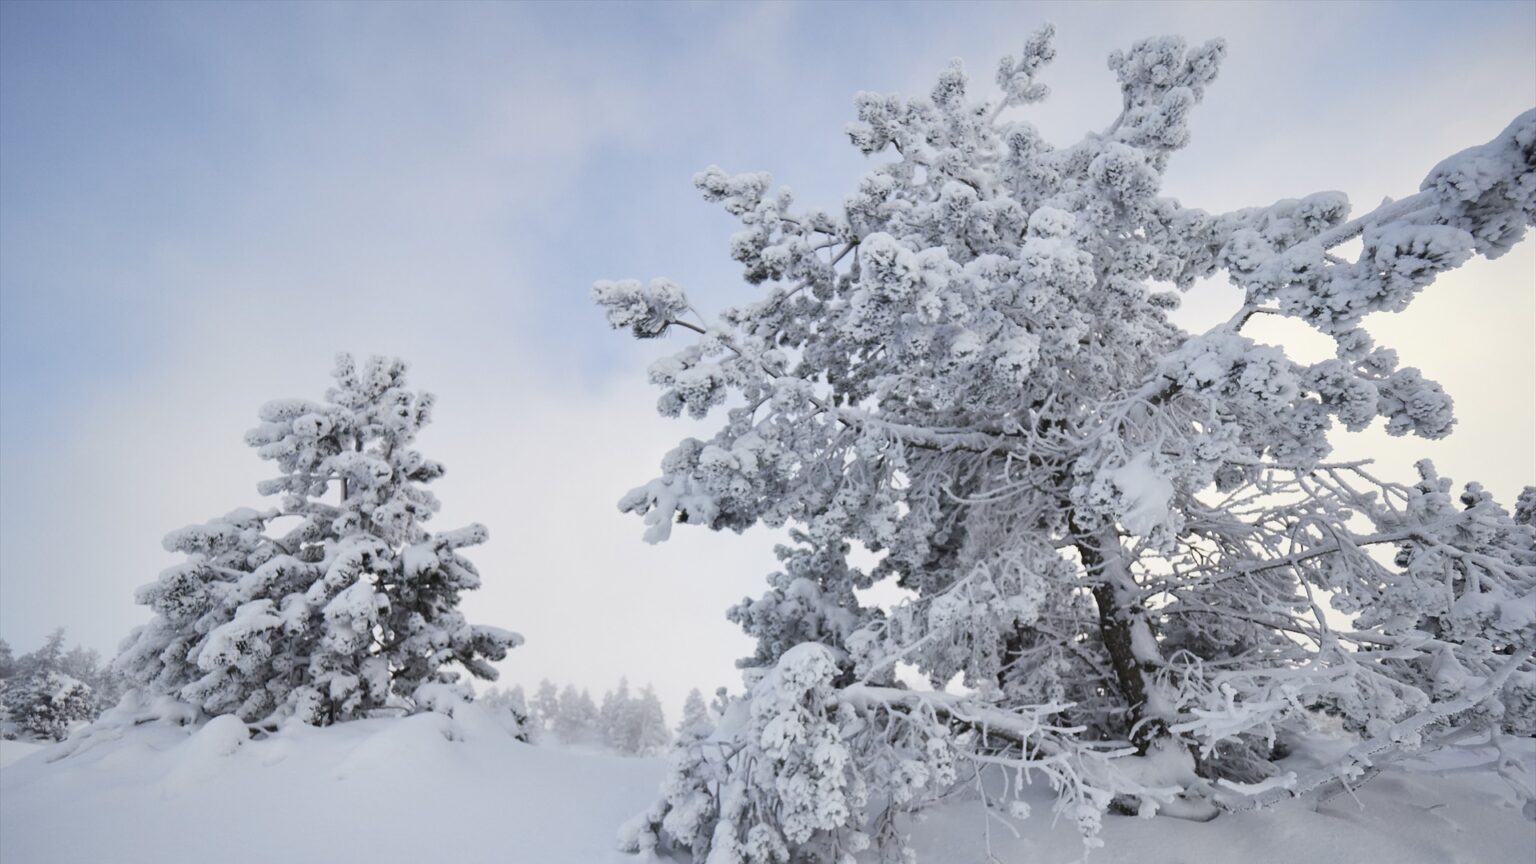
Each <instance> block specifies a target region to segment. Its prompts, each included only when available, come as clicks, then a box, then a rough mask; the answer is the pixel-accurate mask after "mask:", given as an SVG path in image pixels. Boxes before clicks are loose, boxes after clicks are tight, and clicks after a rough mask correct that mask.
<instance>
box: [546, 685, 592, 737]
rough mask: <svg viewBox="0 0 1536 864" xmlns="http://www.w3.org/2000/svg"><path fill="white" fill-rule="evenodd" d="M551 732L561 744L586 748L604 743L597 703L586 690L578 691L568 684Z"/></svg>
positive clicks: (562, 691)
mask: <svg viewBox="0 0 1536 864" xmlns="http://www.w3.org/2000/svg"><path fill="white" fill-rule="evenodd" d="M550 731H552V732H554V733H555V737H556V738H558V739H560V743H562V744H566V745H574V746H585V745H590V744H600V743H602V734H601V733H602V730H601V729H600V728H599V727H598V713H597V703H596V702H593V701H592V694H591V693H589V692H587V691H586V690H577V689H576V687H575V686H574V685H571V684H567V685H565V688H564V689H563V690H561V691H560V706H559V709H558V710H557V711H556V713H555V718H554V722H553V724H552V725H551V729H550Z"/></svg>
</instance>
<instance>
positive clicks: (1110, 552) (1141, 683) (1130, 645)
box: [1072, 517, 1168, 754]
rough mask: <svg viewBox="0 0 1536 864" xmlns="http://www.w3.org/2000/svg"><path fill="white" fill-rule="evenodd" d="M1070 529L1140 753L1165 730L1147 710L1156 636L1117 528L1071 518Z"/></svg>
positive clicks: (1155, 660) (1128, 728)
mask: <svg viewBox="0 0 1536 864" xmlns="http://www.w3.org/2000/svg"><path fill="white" fill-rule="evenodd" d="M1072 533H1073V542H1074V544H1075V545H1076V547H1077V554H1078V555H1079V556H1080V557H1081V558H1082V559H1083V567H1084V568H1086V570H1087V572H1088V578H1089V581H1090V582H1091V583H1092V585H1093V587H1092V590H1093V599H1094V602H1095V603H1097V605H1098V607H1099V633H1100V635H1101V636H1102V638H1103V639H1104V648H1105V650H1107V651H1108V652H1109V661H1110V665H1111V666H1112V668H1113V669H1114V670H1115V679H1116V683H1117V684H1118V685H1119V687H1120V692H1121V694H1122V695H1124V696H1125V701H1126V705H1127V708H1128V711H1127V714H1126V731H1127V732H1128V734H1129V737H1130V740H1131V743H1132V744H1134V745H1136V751H1137V752H1138V753H1142V754H1145V753H1146V752H1147V749H1148V748H1149V747H1151V746H1152V743H1153V742H1154V741H1157V740H1158V739H1160V738H1163V737H1166V736H1167V735H1168V721H1167V719H1166V718H1164V717H1161V716H1158V714H1157V713H1156V712H1155V711H1154V710H1151V709H1150V708H1149V706H1148V701H1147V697H1148V694H1149V692H1150V690H1151V687H1150V685H1149V678H1150V677H1151V675H1152V674H1153V673H1154V672H1155V671H1156V669H1157V666H1158V664H1159V661H1160V660H1161V658H1160V657H1158V656H1156V655H1157V640H1156V639H1155V638H1154V637H1153V635H1152V628H1151V625H1150V624H1149V623H1148V621H1147V614H1146V610H1145V609H1144V608H1142V605H1141V600H1140V598H1139V597H1138V596H1137V591H1136V582H1135V579H1134V578H1132V576H1131V573H1130V570H1129V568H1127V566H1126V564H1125V559H1124V557H1123V553H1122V551H1121V548H1120V535H1119V533H1118V532H1116V531H1115V529H1114V527H1113V526H1105V527H1103V528H1101V529H1099V530H1098V531H1093V532H1090V531H1085V530H1083V529H1082V528H1081V527H1080V526H1079V523H1078V522H1077V520H1076V518H1075V517H1074V518H1073V519H1072ZM1138 631H1140V633H1139V638H1138Z"/></svg>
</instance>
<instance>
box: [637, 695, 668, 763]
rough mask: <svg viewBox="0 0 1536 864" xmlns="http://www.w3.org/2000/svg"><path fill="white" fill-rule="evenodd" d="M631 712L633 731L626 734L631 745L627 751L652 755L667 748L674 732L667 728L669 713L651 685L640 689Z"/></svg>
mask: <svg viewBox="0 0 1536 864" xmlns="http://www.w3.org/2000/svg"><path fill="white" fill-rule="evenodd" d="M630 713H631V715H632V719H631V720H630V727H631V728H632V729H633V731H632V732H631V733H630V734H629V735H628V736H626V737H627V739H628V740H627V741H626V743H627V744H628V745H629V747H628V750H627V751H626V752H628V753H630V754H631V755H634V756H652V755H655V754H657V753H660V752H661V751H662V750H664V749H666V746H667V744H668V743H670V742H671V741H672V734H671V732H669V731H668V730H667V714H666V711H665V710H664V709H663V708H662V707H661V699H660V698H659V697H658V696H657V695H656V690H655V689H654V688H652V687H651V685H649V684H647V685H645V688H644V689H643V690H641V691H640V696H639V698H638V699H635V700H634V706H633V708H632V709H631V712H630Z"/></svg>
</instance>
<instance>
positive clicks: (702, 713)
mask: <svg viewBox="0 0 1536 864" xmlns="http://www.w3.org/2000/svg"><path fill="white" fill-rule="evenodd" d="M713 725H714V724H713V722H712V721H711V720H710V719H709V706H707V705H705V704H704V694H703V693H700V692H699V688H697V687H695V688H693V689H692V690H689V691H688V699H687V700H686V701H684V702H683V719H682V722H680V723H678V724H677V734H678V735H682V734H684V733H686V732H688V731H689V730H691V729H704V730H708V729H709V728H710V727H711V726H713Z"/></svg>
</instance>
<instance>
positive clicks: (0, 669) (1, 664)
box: [0, 639, 16, 681]
mask: <svg viewBox="0 0 1536 864" xmlns="http://www.w3.org/2000/svg"><path fill="white" fill-rule="evenodd" d="M15 674H16V658H15V657H14V656H13V655H12V654H11V646H10V644H9V643H7V642H6V641H5V640H4V639H0V681H4V680H5V679H7V678H10V677H11V676H12V675H15Z"/></svg>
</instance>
